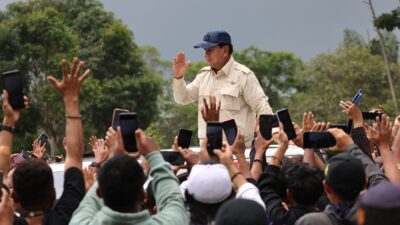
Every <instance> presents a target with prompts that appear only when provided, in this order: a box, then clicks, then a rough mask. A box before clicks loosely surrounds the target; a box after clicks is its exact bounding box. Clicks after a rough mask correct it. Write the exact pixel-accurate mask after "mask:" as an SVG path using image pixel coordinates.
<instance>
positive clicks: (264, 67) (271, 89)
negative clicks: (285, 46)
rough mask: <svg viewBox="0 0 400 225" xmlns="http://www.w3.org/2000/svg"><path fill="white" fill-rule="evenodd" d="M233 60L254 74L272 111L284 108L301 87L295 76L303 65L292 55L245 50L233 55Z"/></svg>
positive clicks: (251, 49)
mask: <svg viewBox="0 0 400 225" xmlns="http://www.w3.org/2000/svg"><path fill="white" fill-rule="evenodd" d="M234 57H235V59H236V60H237V61H238V62H240V63H242V64H244V65H246V66H247V67H249V68H250V69H251V70H253V72H254V73H255V74H256V76H257V78H258V80H259V82H260V84H261V86H262V87H263V89H264V92H265V94H266V95H267V96H268V97H269V103H270V105H271V106H272V108H273V109H279V108H282V107H285V106H286V104H287V101H288V99H289V98H290V96H291V95H292V94H294V93H296V92H297V91H298V90H299V89H300V88H301V87H302V84H301V81H300V80H299V79H298V78H297V77H296V74H297V73H298V72H299V71H300V70H301V69H302V67H303V63H302V61H301V60H300V58H298V57H297V56H295V55H294V54H292V53H287V52H268V51H261V50H259V49H257V48H255V47H250V48H246V49H244V50H243V51H241V52H237V53H235V54H234Z"/></svg>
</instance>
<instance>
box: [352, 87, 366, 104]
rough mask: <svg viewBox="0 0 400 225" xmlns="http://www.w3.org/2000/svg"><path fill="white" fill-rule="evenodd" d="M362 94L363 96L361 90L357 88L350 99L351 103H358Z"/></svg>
mask: <svg viewBox="0 0 400 225" xmlns="http://www.w3.org/2000/svg"><path fill="white" fill-rule="evenodd" d="M362 96H363V93H362V90H361V89H359V90H358V91H357V93H356V95H355V96H354V98H353V100H351V102H352V103H353V104H358V102H360V100H361V97H362Z"/></svg>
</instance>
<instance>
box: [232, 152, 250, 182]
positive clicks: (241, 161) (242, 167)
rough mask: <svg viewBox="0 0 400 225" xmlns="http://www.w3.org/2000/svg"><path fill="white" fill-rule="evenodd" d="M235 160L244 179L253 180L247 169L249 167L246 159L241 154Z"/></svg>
mask: <svg viewBox="0 0 400 225" xmlns="http://www.w3.org/2000/svg"><path fill="white" fill-rule="evenodd" d="M236 159H237V161H238V164H239V171H240V173H241V174H242V175H243V176H244V177H245V178H253V177H252V176H251V172H250V169H249V165H248V164H247V161H246V157H245V156H244V155H241V154H237V155H236Z"/></svg>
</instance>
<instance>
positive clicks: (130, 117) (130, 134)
mask: <svg viewBox="0 0 400 225" xmlns="http://www.w3.org/2000/svg"><path fill="white" fill-rule="evenodd" d="M119 122H120V126H121V133H122V139H123V142H124V147H125V149H126V150H127V151H128V152H137V150H138V149H137V146H136V138H135V131H136V130H137V129H138V121H137V116H136V113H121V114H119Z"/></svg>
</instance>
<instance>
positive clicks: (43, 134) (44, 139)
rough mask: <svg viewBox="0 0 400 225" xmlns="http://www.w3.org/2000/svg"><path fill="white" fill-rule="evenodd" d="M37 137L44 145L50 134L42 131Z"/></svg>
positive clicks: (41, 144)
mask: <svg viewBox="0 0 400 225" xmlns="http://www.w3.org/2000/svg"><path fill="white" fill-rule="evenodd" d="M37 139H38V140H39V145H40V146H43V145H45V144H46V143H47V139H49V136H47V134H46V133H45V132H42V133H41V134H40V135H39V137H38V138H37Z"/></svg>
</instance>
